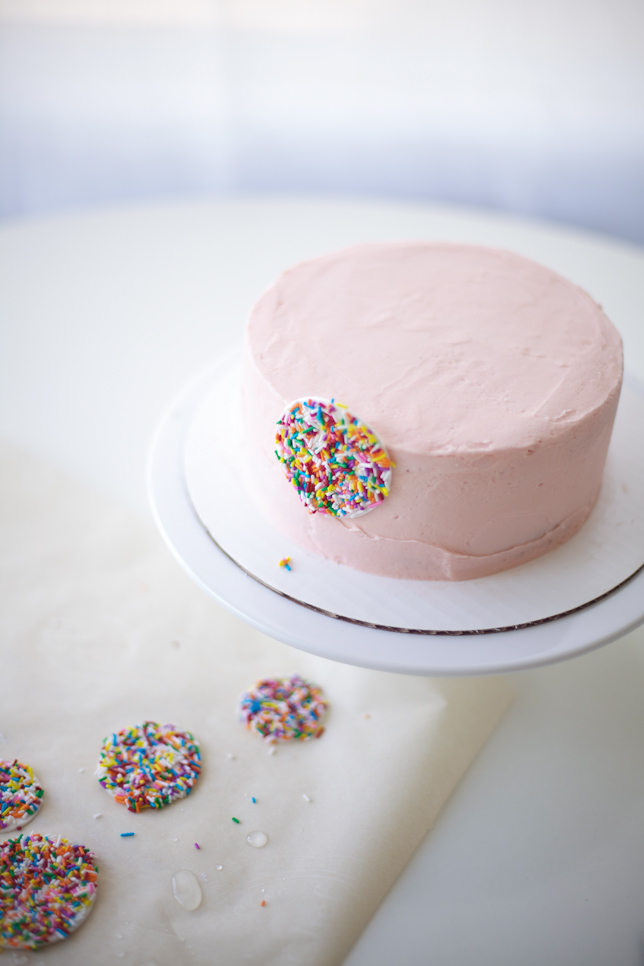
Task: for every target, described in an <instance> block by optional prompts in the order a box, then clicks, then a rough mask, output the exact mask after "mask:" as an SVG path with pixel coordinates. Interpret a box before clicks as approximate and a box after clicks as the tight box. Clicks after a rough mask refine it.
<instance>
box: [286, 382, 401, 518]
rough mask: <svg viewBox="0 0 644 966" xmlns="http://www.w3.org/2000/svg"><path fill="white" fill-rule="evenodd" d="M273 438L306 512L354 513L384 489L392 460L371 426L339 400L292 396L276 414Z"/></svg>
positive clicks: (370, 507) (371, 505) (373, 503)
mask: <svg viewBox="0 0 644 966" xmlns="http://www.w3.org/2000/svg"><path fill="white" fill-rule="evenodd" d="M275 442H276V444H277V449H276V450H275V455H276V456H277V458H278V460H279V461H280V463H282V465H283V468H284V472H285V473H286V478H287V480H288V481H289V483H292V484H293V486H294V487H295V489H296V490H297V492H298V494H299V497H300V500H301V501H302V503H303V504H304V506H305V507H306V508H307V510H308V511H309V513H328V514H331V515H332V516H336V517H355V516H358V515H359V514H362V513H368V511H369V510H373V509H374V507H376V506H378V504H379V503H382V501H383V500H384V499H385V497H387V496H388V494H389V488H390V485H391V470H392V466H393V465H394V464H393V463H392V461H391V460H390V458H389V456H388V454H387V451H386V450H385V448H384V446H383V445H382V443H381V442H380V440H379V439H378V437H377V436H376V434H375V433H374V431H373V430H372V429H371V428H370V427H369V426H367V424H366V423H363V422H361V420H359V419H358V417H357V416H354V415H353V414H352V413H350V412H349V410H348V409H347V408H346V406H342V405H341V404H340V403H335V402H334V401H333V400H331V401H330V402H327V401H325V400H323V399H316V398H313V397H310V398H307V399H298V400H296V401H295V402H293V403H291V405H290V406H288V407H287V409H286V410H285V411H284V412H283V413H282V415H281V417H280V419H279V421H278V423H277V433H276V435H275Z"/></svg>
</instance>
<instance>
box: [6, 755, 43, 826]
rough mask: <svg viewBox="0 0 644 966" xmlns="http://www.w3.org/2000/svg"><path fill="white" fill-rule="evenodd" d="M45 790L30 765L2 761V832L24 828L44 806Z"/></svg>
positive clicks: (16, 761) (15, 761)
mask: <svg viewBox="0 0 644 966" xmlns="http://www.w3.org/2000/svg"><path fill="white" fill-rule="evenodd" d="M42 796H43V788H42V785H41V784H40V782H39V781H38V779H37V778H36V776H35V775H34V773H33V771H32V770H31V768H30V767H29V765H23V763H22V762H20V761H18V760H17V759H15V760H14V761H0V832H9V831H11V829H14V828H22V826H23V825H26V824H27V822H30V821H31V820H32V818H33V817H34V815H36V813H37V812H38V809H39V808H40V806H41V804H42V801H41V800H42Z"/></svg>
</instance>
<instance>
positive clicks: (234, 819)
mask: <svg viewBox="0 0 644 966" xmlns="http://www.w3.org/2000/svg"><path fill="white" fill-rule="evenodd" d="M233 822H235V824H236V825H241V822H240V821H239V819H238V818H235V816H234V815H233Z"/></svg>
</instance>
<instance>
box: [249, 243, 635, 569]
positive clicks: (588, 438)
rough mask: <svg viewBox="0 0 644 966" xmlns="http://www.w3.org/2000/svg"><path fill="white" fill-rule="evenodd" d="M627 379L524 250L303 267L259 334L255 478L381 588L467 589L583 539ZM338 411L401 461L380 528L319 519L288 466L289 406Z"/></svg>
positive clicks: (318, 543)
mask: <svg viewBox="0 0 644 966" xmlns="http://www.w3.org/2000/svg"><path fill="white" fill-rule="evenodd" d="M621 378H622V348H621V340H620V337H619V334H618V333H617V331H616V329H615V328H614V326H613V325H612V324H611V323H610V322H609V320H608V319H607V318H606V316H605V315H604V313H603V312H602V310H601V308H600V307H599V306H598V305H597V304H596V303H595V302H594V301H593V300H592V299H591V297H590V296H589V295H587V294H586V293H585V292H583V291H582V290H581V289H579V288H578V287H577V286H575V285H573V284H572V283H571V282H569V281H567V280H566V279H564V278H562V277H561V276H559V275H557V274H556V273H555V272H552V271H550V270H549V269H547V268H544V267H542V266H540V265H537V264H535V263H534V262H531V261H529V260H528V259H525V258H522V257H521V256H519V255H514V254H512V253H510V252H506V251H499V250H496V249H490V248H482V247H480V246H473V245H456V244H446V243H406V244H373V245H360V246H357V247H355V248H351V249H346V250H344V251H341V252H337V253H334V254H331V255H327V256H324V257H322V258H317V259H314V260H312V261H308V262H304V263H302V264H300V265H297V266H295V268H292V269H290V270H289V271H287V272H285V273H284V274H283V275H282V276H281V277H280V278H279V279H278V280H277V281H276V282H275V284H274V285H273V286H272V287H271V288H270V289H269V290H268V291H267V292H266V293H265V295H263V296H262V298H261V299H260V300H259V302H258V303H257V305H256V306H255V308H254V309H253V311H252V313H251V317H250V320H249V323H248V329H247V338H246V351H245V361H244V375H243V391H244V409H245V420H246V426H247V434H248V439H249V453H250V467H249V470H250V472H249V481H250V486H251V488H252V491H253V495H254V497H255V499H257V500H258V501H259V503H260V504H261V505H262V506H263V507H264V509H265V512H266V513H267V514H269V515H270V517H271V519H272V520H273V521H274V522H275V523H276V524H277V526H279V527H280V528H282V529H283V530H284V531H285V532H286V533H288V534H289V535H291V536H292V537H293V538H294V539H295V540H296V541H297V542H299V543H300V544H301V545H302V546H304V547H305V548H308V549H310V550H312V551H314V552H316V553H320V554H322V555H324V556H327V557H330V558H332V559H334V560H337V561H338V562H340V563H343V564H347V565H348V566H351V567H355V568H357V569H360V570H366V571H369V572H374V573H382V574H387V575H390V576H398V577H405V578H420V579H451V580H459V579H465V578H470V577H478V576H484V575H486V574H489V573H494V572H497V571H499V570H505V569H507V568H509V567H512V566H515V565H517V564H519V563H523V562H525V561H527V560H530V559H532V558H534V557H536V556H538V555H539V554H541V553H544V552H545V551H547V550H550V549H552V548H554V547H556V546H558V545H559V544H560V543H562V542H563V541H564V540H566V539H568V538H569V537H571V536H572V535H573V534H574V533H575V532H576V531H577V530H578V529H579V527H580V526H581V525H582V524H583V522H584V520H585V519H586V518H587V516H588V514H589V513H590V511H591V509H592V507H593V505H594V503H595V501H596V499H597V496H598V493H599V488H600V485H601V478H602V472H603V468H604V463H605V459H606V451H607V448H608V443H609V439H610V433H611V430H612V425H613V420H614V417H615V410H616V407H617V401H618V397H619V390H620V386H621ZM309 395H311V396H318V397H322V398H335V399H336V400H338V401H340V402H342V403H344V404H346V405H347V406H349V408H350V409H351V410H352V411H353V412H355V413H356V414H357V415H358V416H359V417H360V418H361V419H362V420H364V421H365V422H367V423H368V424H369V425H371V426H373V428H374V430H375V431H376V432H377V433H378V435H379V436H380V438H381V439H382V441H383V443H384V445H385V446H386V448H387V450H388V452H389V454H390V456H391V457H392V458H393V460H394V462H395V464H396V468H395V470H394V474H393V479H392V485H391V493H390V496H389V497H388V498H387V499H386V500H385V501H384V502H383V503H382V504H381V505H380V506H378V507H377V508H376V509H375V510H373V511H372V512H371V513H369V514H366V515H365V516H363V517H358V518H354V519H351V520H347V519H344V520H340V519H337V518H334V517H329V516H324V515H322V514H320V513H317V514H315V515H310V514H309V513H308V512H307V510H306V509H305V508H304V507H303V505H302V504H301V502H300V501H299V499H298V496H297V493H296V492H295V490H294V489H293V487H292V486H290V485H289V483H288V482H287V481H286V479H285V477H284V474H283V471H282V468H281V466H280V465H279V463H278V461H277V459H276V457H275V454H274V448H275V446H274V441H275V424H276V421H277V420H278V419H279V417H280V414H281V413H282V411H283V409H284V407H285V406H286V405H287V404H288V403H290V402H291V401H292V400H295V399H298V398H302V397H305V396H309Z"/></svg>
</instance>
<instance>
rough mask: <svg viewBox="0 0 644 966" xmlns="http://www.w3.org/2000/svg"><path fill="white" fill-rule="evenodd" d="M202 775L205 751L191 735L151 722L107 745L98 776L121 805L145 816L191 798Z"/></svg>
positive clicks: (108, 740)
mask: <svg viewBox="0 0 644 966" xmlns="http://www.w3.org/2000/svg"><path fill="white" fill-rule="evenodd" d="M200 771H201V756H200V754H199V745H198V742H197V741H195V739H194V737H193V736H192V735H191V734H190V732H189V731H180V730H179V729H178V728H177V727H176V726H175V725H172V724H166V725H160V724H157V723H156V722H154V721H146V722H144V723H143V724H142V725H136V726H135V727H134V728H124V729H123V730H122V731H118V732H116V733H115V734H112V735H110V736H109V737H108V738H106V739H105V740H104V742H103V746H102V748H101V756H100V759H99V762H98V768H97V770H96V774H97V775H98V780H99V782H100V783H101V785H102V786H103V788H104V789H105V790H106V791H108V792H109V793H110V795H113V796H114V800H115V801H117V802H119V804H122V805H126V806H127V808H128V809H129V811H130V812H140V811H141V810H142V809H144V808H163V806H164V805H169V804H170V803H171V802H174V801H176V800H177V799H179V798H183V797H184V796H185V795H189V794H190V792H191V791H192V788H193V785H194V783H195V782H196V780H197V778H198V777H199V773H200Z"/></svg>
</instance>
